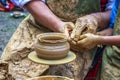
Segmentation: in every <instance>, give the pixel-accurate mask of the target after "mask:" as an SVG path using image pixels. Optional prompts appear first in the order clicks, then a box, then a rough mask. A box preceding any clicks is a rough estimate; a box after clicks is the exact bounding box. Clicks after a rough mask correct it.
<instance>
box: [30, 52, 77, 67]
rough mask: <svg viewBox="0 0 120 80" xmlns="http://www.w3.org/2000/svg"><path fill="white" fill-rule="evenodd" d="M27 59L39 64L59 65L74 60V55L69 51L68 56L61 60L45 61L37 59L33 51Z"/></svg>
mask: <svg viewBox="0 0 120 80" xmlns="http://www.w3.org/2000/svg"><path fill="white" fill-rule="evenodd" d="M28 58H29V59H30V60H32V61H34V62H37V63H41V64H47V65H59V64H65V63H69V62H71V61H73V60H75V58H76V55H75V54H74V53H73V52H71V51H69V53H68V56H67V57H65V58H63V59H59V60H46V59H42V58H39V57H38V56H37V54H36V52H35V51H33V52H31V53H30V54H29V55H28Z"/></svg>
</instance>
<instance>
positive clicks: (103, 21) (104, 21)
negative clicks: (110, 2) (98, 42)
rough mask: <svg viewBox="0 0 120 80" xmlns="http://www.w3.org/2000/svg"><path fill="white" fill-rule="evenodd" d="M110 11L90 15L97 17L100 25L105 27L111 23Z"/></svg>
mask: <svg viewBox="0 0 120 80" xmlns="http://www.w3.org/2000/svg"><path fill="white" fill-rule="evenodd" d="M110 13H111V10H109V11H106V12H98V13H93V14H90V15H92V16H94V17H95V19H96V20H97V22H98V27H99V28H101V29H103V28H106V27H108V25H109V22H110Z"/></svg>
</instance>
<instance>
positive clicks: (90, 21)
mask: <svg viewBox="0 0 120 80" xmlns="http://www.w3.org/2000/svg"><path fill="white" fill-rule="evenodd" d="M97 27H98V22H97V20H96V18H95V17H94V16H92V15H87V16H83V17H81V18H78V19H77V21H76V23H75V28H74V29H73V31H72V34H71V38H72V39H73V40H75V41H77V40H78V39H79V37H80V35H82V34H85V33H96V29H97Z"/></svg>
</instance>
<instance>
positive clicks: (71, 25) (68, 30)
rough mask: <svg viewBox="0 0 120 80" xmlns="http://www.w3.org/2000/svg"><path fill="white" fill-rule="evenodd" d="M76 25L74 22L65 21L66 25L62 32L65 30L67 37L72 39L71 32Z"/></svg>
mask: <svg viewBox="0 0 120 80" xmlns="http://www.w3.org/2000/svg"><path fill="white" fill-rule="evenodd" d="M74 27H75V25H74V23H72V22H65V24H64V26H63V27H62V28H61V29H60V32H63V33H64V34H65V35H66V36H67V38H68V39H70V34H71V32H72V30H73V28H74Z"/></svg>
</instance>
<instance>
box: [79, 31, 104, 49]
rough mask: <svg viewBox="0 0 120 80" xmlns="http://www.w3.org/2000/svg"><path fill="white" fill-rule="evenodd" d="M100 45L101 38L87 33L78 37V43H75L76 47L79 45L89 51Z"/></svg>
mask: <svg viewBox="0 0 120 80" xmlns="http://www.w3.org/2000/svg"><path fill="white" fill-rule="evenodd" d="M101 43H102V37H101V36H99V35H94V34H92V33H87V34H84V35H81V36H80V38H79V41H78V42H77V45H80V46H81V47H82V48H85V49H88V50H89V49H92V48H94V47H95V46H97V45H101Z"/></svg>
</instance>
